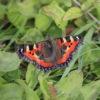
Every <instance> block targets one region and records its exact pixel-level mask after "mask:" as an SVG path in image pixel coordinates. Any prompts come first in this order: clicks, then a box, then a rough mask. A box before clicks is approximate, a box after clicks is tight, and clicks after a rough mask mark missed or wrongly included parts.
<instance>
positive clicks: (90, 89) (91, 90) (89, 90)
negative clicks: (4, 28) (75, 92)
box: [81, 80, 100, 100]
mask: <svg viewBox="0 0 100 100" xmlns="http://www.w3.org/2000/svg"><path fill="white" fill-rule="evenodd" d="M81 92H82V94H83V96H84V100H97V97H98V96H99V95H100V80H98V81H93V82H91V83H89V84H87V85H85V86H83V87H82V89H81Z"/></svg>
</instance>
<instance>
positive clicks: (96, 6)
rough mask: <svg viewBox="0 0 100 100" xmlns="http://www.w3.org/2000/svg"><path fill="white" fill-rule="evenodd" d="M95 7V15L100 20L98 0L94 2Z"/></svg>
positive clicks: (99, 2)
mask: <svg viewBox="0 0 100 100" xmlns="http://www.w3.org/2000/svg"><path fill="white" fill-rule="evenodd" d="M95 8H96V10H97V15H98V19H99V20H98V21H100V1H99V0H96V3H95Z"/></svg>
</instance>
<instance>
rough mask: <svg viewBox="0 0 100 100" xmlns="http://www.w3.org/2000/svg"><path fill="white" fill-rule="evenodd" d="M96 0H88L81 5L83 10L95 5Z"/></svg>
mask: <svg viewBox="0 0 100 100" xmlns="http://www.w3.org/2000/svg"><path fill="white" fill-rule="evenodd" d="M95 1H96V0H86V1H85V2H84V3H83V4H82V5H81V9H82V10H83V11H86V10H88V9H89V8H90V7H91V6H93V5H95Z"/></svg>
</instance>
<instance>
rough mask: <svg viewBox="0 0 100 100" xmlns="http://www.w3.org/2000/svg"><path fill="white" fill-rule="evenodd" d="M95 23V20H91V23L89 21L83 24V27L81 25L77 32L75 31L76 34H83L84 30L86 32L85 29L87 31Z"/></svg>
mask: <svg viewBox="0 0 100 100" xmlns="http://www.w3.org/2000/svg"><path fill="white" fill-rule="evenodd" d="M93 25H95V22H93V21H92V22H89V23H87V24H85V25H84V26H82V27H80V28H79V29H78V30H77V32H76V31H74V32H73V33H74V34H75V35H79V34H81V33H82V32H84V31H87V30H88V29H89V28H91V27H92V26H93Z"/></svg>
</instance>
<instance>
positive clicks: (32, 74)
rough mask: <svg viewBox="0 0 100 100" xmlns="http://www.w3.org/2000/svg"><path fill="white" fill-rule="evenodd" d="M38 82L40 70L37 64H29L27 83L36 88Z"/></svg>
mask: <svg viewBox="0 0 100 100" xmlns="http://www.w3.org/2000/svg"><path fill="white" fill-rule="evenodd" d="M37 82H38V71H37V70H36V68H35V66H33V65H31V64H29V65H28V69H27V72H26V83H27V85H28V86H29V87H30V88H35V86H36V84H37Z"/></svg>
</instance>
